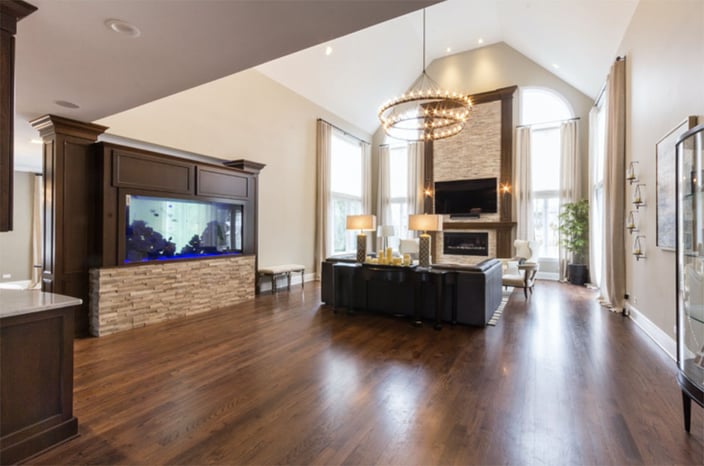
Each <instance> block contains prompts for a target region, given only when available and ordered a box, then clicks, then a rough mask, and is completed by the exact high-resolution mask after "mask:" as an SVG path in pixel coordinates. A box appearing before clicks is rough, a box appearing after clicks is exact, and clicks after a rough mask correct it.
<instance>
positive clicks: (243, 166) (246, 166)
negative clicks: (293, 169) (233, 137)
mask: <svg viewBox="0 0 704 466" xmlns="http://www.w3.org/2000/svg"><path fill="white" fill-rule="evenodd" d="M223 165H225V166H226V167H230V168H238V169H240V170H244V171H246V172H247V173H250V174H252V175H254V180H253V181H254V183H253V184H254V187H253V188H254V195H253V196H252V200H253V201H254V202H252V203H251V204H250V205H253V206H254V209H253V211H252V212H251V215H249V216H248V221H247V222H246V223H245V225H246V226H247V231H246V232H245V234H246V235H251V238H252V244H253V247H254V284H255V286H254V292H255V293H256V294H259V287H258V286H257V270H258V269H259V172H261V171H262V170H263V169H264V167H266V165H265V164H263V163H259V162H253V161H251V160H245V159H238V160H231V161H229V162H224V163H223ZM247 224H248V225H247ZM302 280H303V278H301V283H303V281H302Z"/></svg>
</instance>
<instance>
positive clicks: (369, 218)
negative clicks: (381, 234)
mask: <svg viewBox="0 0 704 466" xmlns="http://www.w3.org/2000/svg"><path fill="white" fill-rule="evenodd" d="M347 229H348V230H376V215H348V216H347Z"/></svg>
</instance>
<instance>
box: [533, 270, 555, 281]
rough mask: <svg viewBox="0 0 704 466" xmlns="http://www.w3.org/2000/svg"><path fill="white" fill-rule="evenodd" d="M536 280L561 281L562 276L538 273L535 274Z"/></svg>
mask: <svg viewBox="0 0 704 466" xmlns="http://www.w3.org/2000/svg"><path fill="white" fill-rule="evenodd" d="M535 278H536V279H537V280H555V281H557V280H559V279H560V274H559V273H552V272H541V271H538V273H536V274H535Z"/></svg>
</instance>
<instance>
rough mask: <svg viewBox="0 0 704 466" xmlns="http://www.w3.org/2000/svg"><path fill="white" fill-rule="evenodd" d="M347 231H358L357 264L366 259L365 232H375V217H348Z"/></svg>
mask: <svg viewBox="0 0 704 466" xmlns="http://www.w3.org/2000/svg"><path fill="white" fill-rule="evenodd" d="M347 229H348V230H359V234H358V235H357V262H360V263H362V262H364V260H365V259H366V257H367V234H366V233H364V231H365V230H376V216H375V215H348V216H347Z"/></svg>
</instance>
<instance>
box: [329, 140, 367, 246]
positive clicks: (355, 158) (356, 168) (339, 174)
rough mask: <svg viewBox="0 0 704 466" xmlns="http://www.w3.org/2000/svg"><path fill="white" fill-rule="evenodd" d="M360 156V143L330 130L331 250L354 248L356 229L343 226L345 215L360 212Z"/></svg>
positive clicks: (361, 185) (361, 196) (361, 160)
mask: <svg viewBox="0 0 704 466" xmlns="http://www.w3.org/2000/svg"><path fill="white" fill-rule="evenodd" d="M363 193H364V183H363V156H362V145H361V143H360V142H359V141H358V140H356V139H353V138H351V137H348V136H345V135H344V134H343V133H341V132H339V131H333V132H332V154H331V163H330V201H331V203H332V222H333V223H332V228H331V229H330V230H331V232H332V244H333V252H334V253H335V254H338V253H348V252H354V251H356V248H357V242H356V238H355V236H356V234H357V232H354V231H348V230H347V229H346V224H347V216H348V215H357V214H361V213H363V212H362V205H363V197H364V196H363Z"/></svg>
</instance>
